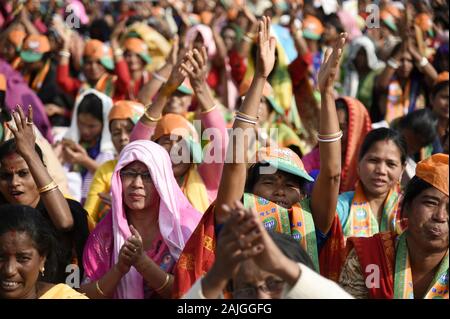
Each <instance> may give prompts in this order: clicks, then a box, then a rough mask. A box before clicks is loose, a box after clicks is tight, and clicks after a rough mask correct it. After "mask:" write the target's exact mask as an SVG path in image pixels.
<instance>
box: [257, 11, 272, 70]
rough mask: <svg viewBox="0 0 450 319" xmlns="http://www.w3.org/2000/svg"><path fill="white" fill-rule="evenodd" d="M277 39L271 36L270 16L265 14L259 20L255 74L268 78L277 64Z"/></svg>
mask: <svg viewBox="0 0 450 319" xmlns="http://www.w3.org/2000/svg"><path fill="white" fill-rule="evenodd" d="M275 48H276V40H275V38H274V37H271V36H270V18H269V17H266V16H264V17H263V18H262V21H260V22H259V31H258V53H257V58H256V70H255V75H257V76H260V77H263V78H267V77H268V76H269V74H270V72H272V69H273V67H274V65H275Z"/></svg>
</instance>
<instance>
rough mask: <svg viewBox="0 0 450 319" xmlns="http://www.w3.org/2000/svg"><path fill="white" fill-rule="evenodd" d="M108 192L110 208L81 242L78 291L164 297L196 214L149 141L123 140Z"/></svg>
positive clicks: (94, 294)
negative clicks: (81, 273)
mask: <svg viewBox="0 0 450 319" xmlns="http://www.w3.org/2000/svg"><path fill="white" fill-rule="evenodd" d="M111 192H112V209H111V211H110V212H109V213H108V214H107V215H106V216H105V218H103V219H102V220H101V221H100V223H99V224H98V225H97V227H96V228H95V230H94V231H93V232H92V233H91V235H90V237H89V239H88V242H87V244H86V246H85V251H84V258H85V260H84V266H85V269H86V277H85V279H84V285H82V287H81V291H83V292H85V293H86V294H87V296H88V297H90V298H113V297H114V298H119V299H126V298H133V299H142V298H157V297H163V298H167V297H169V296H170V292H171V288H172V284H173V276H172V275H171V272H172V268H173V265H174V263H175V262H176V261H177V260H178V258H179V256H180V253H181V251H182V250H183V248H184V245H185V243H186V242H187V240H188V239H189V237H190V235H191V233H192V232H193V230H194V229H195V227H196V226H197V223H198V221H199V220H200V217H201V214H200V213H199V212H198V211H196V210H195V209H193V208H192V206H191V205H190V204H189V202H188V201H187V199H186V197H185V196H184V195H183V193H182V192H181V190H180V188H179V186H178V184H177V182H176V180H175V177H174V176H173V172H172V165H171V161H170V158H169V155H168V154H167V152H166V151H165V150H164V149H163V148H162V147H161V146H159V145H158V144H156V143H153V142H150V141H142V140H141V141H135V142H132V143H130V144H128V145H127V146H126V147H125V148H124V149H123V150H122V152H121V156H120V159H119V162H118V163H117V166H116V169H115V171H114V174H113V177H112V184H111ZM131 266H133V267H131Z"/></svg>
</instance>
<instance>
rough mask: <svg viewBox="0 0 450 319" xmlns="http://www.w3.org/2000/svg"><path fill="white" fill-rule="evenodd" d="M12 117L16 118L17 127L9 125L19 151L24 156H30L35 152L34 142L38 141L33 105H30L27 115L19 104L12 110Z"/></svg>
mask: <svg viewBox="0 0 450 319" xmlns="http://www.w3.org/2000/svg"><path fill="white" fill-rule="evenodd" d="M12 118H13V119H14V122H15V124H16V127H13V126H11V125H9V124H7V125H8V128H9V129H10V130H11V132H12V133H13V135H14V139H15V141H16V147H17V153H19V154H20V155H21V156H22V157H23V158H28V157H29V156H31V155H32V154H34V153H35V148H34V144H35V141H36V136H35V135H34V129H33V109H32V108H31V105H30V106H29V107H28V116H27V117H25V114H24V113H23V110H22V107H20V106H19V105H17V107H16V110H15V111H13V112H12Z"/></svg>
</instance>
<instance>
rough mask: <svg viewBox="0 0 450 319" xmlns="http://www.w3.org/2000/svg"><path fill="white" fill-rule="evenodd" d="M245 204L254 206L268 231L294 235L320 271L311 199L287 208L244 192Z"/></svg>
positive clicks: (247, 206)
mask: <svg viewBox="0 0 450 319" xmlns="http://www.w3.org/2000/svg"><path fill="white" fill-rule="evenodd" d="M244 206H245V207H246V208H250V207H253V208H255V210H256V212H257V213H258V214H259V217H260V220H261V222H262V223H263V224H264V227H265V228H266V229H267V230H268V231H275V232H277V233H282V234H286V235H289V236H292V237H293V238H294V239H295V240H297V241H298V242H299V243H300V245H301V246H302V248H303V249H305V251H306V252H307V253H308V255H309V256H310V257H311V259H312V261H313V263H314V268H315V269H316V270H317V271H319V257H318V251H317V239H316V230H315V227H314V220H313V217H312V214H311V209H310V207H309V200H307V199H306V200H303V201H301V202H300V203H298V204H296V205H294V206H293V207H292V208H291V209H286V208H283V207H281V206H278V205H277V204H275V203H273V202H270V201H268V200H267V199H265V198H262V197H258V196H256V195H253V194H248V193H246V194H244Z"/></svg>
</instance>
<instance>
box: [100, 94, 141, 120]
mask: <svg viewBox="0 0 450 319" xmlns="http://www.w3.org/2000/svg"><path fill="white" fill-rule="evenodd" d="M143 114H144V105H142V104H141V103H139V102H134V101H129V100H119V101H116V102H115V103H114V106H113V107H112V108H111V111H109V115H108V121H109V122H111V121H113V120H125V119H130V120H131V121H132V122H133V123H134V124H136V123H137V121H138V120H139V118H140V117H141V116H142V115H143Z"/></svg>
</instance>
